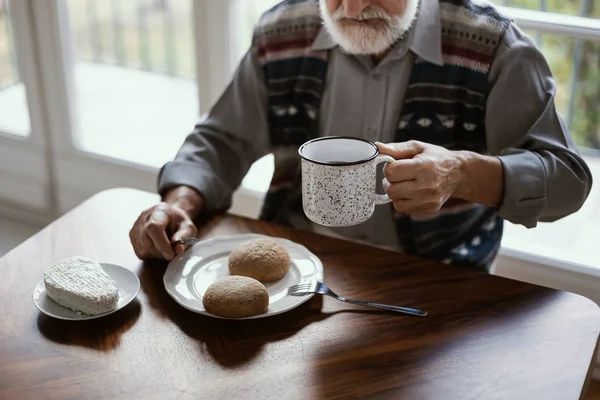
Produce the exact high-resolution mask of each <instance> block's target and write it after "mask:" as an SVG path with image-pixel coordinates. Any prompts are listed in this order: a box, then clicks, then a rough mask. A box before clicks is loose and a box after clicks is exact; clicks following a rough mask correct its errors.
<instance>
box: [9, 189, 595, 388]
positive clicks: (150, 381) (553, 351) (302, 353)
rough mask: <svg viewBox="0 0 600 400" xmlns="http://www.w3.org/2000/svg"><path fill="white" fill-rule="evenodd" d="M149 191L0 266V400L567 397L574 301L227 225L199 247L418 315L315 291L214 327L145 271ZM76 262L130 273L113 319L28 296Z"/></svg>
mask: <svg viewBox="0 0 600 400" xmlns="http://www.w3.org/2000/svg"><path fill="white" fill-rule="evenodd" d="M156 201H157V196H155V195H152V194H149V193H144V192H139V191H135V190H129V189H114V190H110V191H107V192H103V193H101V194H98V195H96V196H94V197H93V198H91V199H90V200H88V201H87V202H85V203H84V204H82V205H81V206H79V207H77V208H76V209H74V210H73V211H71V212H69V213H68V214H66V215H64V216H63V217H61V218H60V219H58V220H57V221H55V222H54V223H52V224H51V225H49V226H48V227H47V228H45V229H44V230H42V231H41V232H39V233H38V234H37V235H35V236H34V237H32V238H30V239H29V240H27V241H26V242H24V243H23V244H21V245H20V246H19V247H17V248H16V249H15V250H13V251H12V252H10V253H8V254H7V255H6V256H4V257H3V258H2V259H0V399H19V400H22V399H30V398H31V399H36V400H37V399H44V400H47V399H61V400H64V399H84V398H90V399H161V400H162V399H196V398H210V399H237V398H242V399H309V398H319V399H321V398H323V399H336V398H361V399H362V398H377V399H387V398H391V399H418V400H423V399H444V400H460V399H544V400H550V399H559V400H569V399H578V398H580V396H582V392H584V391H585V388H586V384H587V382H588V381H589V376H590V374H589V371H590V366H591V364H592V360H593V358H594V354H595V348H596V343H597V341H598V335H599V332H600V312H599V311H598V308H597V306H596V305H595V304H594V303H592V302H591V301H590V300H587V299H585V298H582V297H580V296H577V295H574V294H570V293H565V292H560V291H556V290H551V289H546V288H542V287H538V286H534V285H530V284H526V283H521V282H517V281H512V280H509V279H503V278H500V277H496V276H490V275H486V274H483V273H480V272H477V271H472V270H470V269H466V268H460V267H453V266H447V265H443V264H438V263H435V262H431V261H425V260H421V259H417V258H412V257H407V256H404V255H402V254H399V253H394V252H390V251H384V250H380V249H376V248H373V247H368V246H364V245H358V244H354V243H349V242H346V241H342V240H337V239H332V238H327V237H323V236H318V235H314V234H311V233H307V232H302V231H298V230H293V229H288V228H284V227H280V226H276V225H271V224H267V223H264V222H259V221H252V220H248V219H243V218H238V217H234V216H226V215H225V216H218V217H215V218H212V219H211V220H210V221H209V222H208V223H207V224H206V225H204V226H203V228H202V230H201V235H202V236H204V237H214V236H219V235H227V234H234V233H241V232H257V233H262V234H267V235H272V236H279V237H284V238H287V239H291V240H293V241H296V242H298V243H301V244H303V245H305V246H306V247H307V248H308V249H309V250H311V251H312V252H314V253H315V254H316V255H317V256H319V258H320V259H321V260H322V261H323V264H324V268H325V282H326V283H328V284H329V285H330V286H331V288H332V289H333V290H336V291H338V292H339V293H341V294H344V295H347V296H348V297H353V298H357V299H367V300H372V301H378V302H382V303H392V304H398V305H407V306H413V307H418V308H423V309H425V310H427V311H428V312H429V316H427V317H425V318H418V317H411V316H404V315H399V314H392V313H386V312H380V311H377V310H365V309H362V308H359V307H356V306H352V305H348V304H344V303H341V302H338V301H336V300H334V299H331V298H323V297H321V296H315V297H314V298H313V299H311V300H310V301H308V302H307V303H305V304H303V305H301V306H300V307H298V308H296V309H294V310H292V311H290V312H287V313H284V314H281V315H278V316H273V317H269V318H266V319H257V320H248V321H229V320H218V319H213V318H210V317H206V316H202V315H199V314H195V313H192V312H190V311H187V310H185V309H184V308H182V307H180V306H178V305H177V303H176V302H175V301H174V300H172V299H171V297H170V296H169V295H168V294H167V292H166V291H165V289H164V286H163V281H162V276H163V274H164V272H165V269H166V267H167V263H166V262H150V263H145V264H144V263H142V262H140V261H139V260H138V259H137V258H136V257H135V255H134V253H133V250H132V248H131V245H130V243H129V239H128V232H129V229H130V227H131V225H132V223H133V221H134V220H135V218H136V217H137V216H138V215H139V213H140V212H141V211H142V210H143V209H145V208H147V207H149V206H151V205H152V204H154V203H155V202H156ZM73 255H84V256H88V257H91V258H94V259H96V260H98V261H101V262H108V263H114V264H119V265H122V266H124V267H127V268H129V269H131V270H132V271H135V272H136V273H137V274H138V276H139V277H140V281H141V284H142V288H141V290H140V293H139V295H138V296H137V298H136V300H135V301H134V302H133V303H131V304H130V305H129V306H127V307H126V308H124V309H123V310H121V311H119V312H117V313H115V314H113V315H110V316H107V317H104V318H100V319H97V320H91V321H84V322H69V321H60V320H55V319H52V318H50V317H47V316H45V315H43V314H41V313H40V312H39V311H38V310H37V309H36V308H35V306H34V304H33V301H32V293H33V289H34V287H35V286H36V284H37V283H38V282H39V281H40V280H41V279H42V276H43V274H42V273H43V270H44V269H45V268H46V267H47V266H48V265H49V264H50V263H52V262H54V261H57V260H60V259H62V258H66V257H69V256H73Z"/></svg>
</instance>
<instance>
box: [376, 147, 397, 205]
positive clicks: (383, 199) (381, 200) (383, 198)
mask: <svg viewBox="0 0 600 400" xmlns="http://www.w3.org/2000/svg"><path fill="white" fill-rule="evenodd" d="M394 161H396V159H395V158H394V157H392V156H388V155H387V154H380V155H378V156H377V158H376V159H375V173H376V174H377V166H378V165H379V164H381V163H391V162H394ZM391 202H392V199H390V198H389V197H388V195H387V194H385V193H384V194H379V193H375V204H377V205H380V204H387V203H391Z"/></svg>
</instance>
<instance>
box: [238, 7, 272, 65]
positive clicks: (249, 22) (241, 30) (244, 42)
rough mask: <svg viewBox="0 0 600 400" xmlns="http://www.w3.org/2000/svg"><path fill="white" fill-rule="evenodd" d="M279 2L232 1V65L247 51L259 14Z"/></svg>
mask: <svg viewBox="0 0 600 400" xmlns="http://www.w3.org/2000/svg"><path fill="white" fill-rule="evenodd" d="M280 2H281V0H251V1H250V0H232V2H231V4H232V21H231V29H232V34H231V36H230V37H231V38H232V41H233V43H231V46H232V50H233V51H234V53H235V54H233V60H234V65H237V61H239V60H240V59H241V57H242V56H243V55H244V53H246V51H248V48H249V47H250V43H251V41H252V31H253V29H254V26H255V25H256V22H257V21H258V19H259V18H260V16H261V14H262V13H263V12H265V11H266V10H268V9H269V8H271V7H273V6H274V5H275V4H277V3H280Z"/></svg>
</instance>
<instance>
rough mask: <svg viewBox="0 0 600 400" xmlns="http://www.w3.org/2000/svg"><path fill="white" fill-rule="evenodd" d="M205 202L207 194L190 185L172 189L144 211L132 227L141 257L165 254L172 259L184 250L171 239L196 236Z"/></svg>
mask: <svg viewBox="0 0 600 400" xmlns="http://www.w3.org/2000/svg"><path fill="white" fill-rule="evenodd" d="M203 205H204V198H203V197H202V196H201V195H200V194H199V193H198V192H196V191H194V190H193V189H191V188H188V187H178V188H175V189H173V190H171V191H169V192H168V193H167V194H166V195H165V198H164V201H163V202H161V203H159V204H157V205H155V206H153V207H151V208H149V209H147V210H146V211H144V212H142V213H141V214H140V216H139V217H138V219H137V220H136V221H135V223H134V224H133V228H131V231H129V239H130V240H131V244H132V245H133V250H134V251H135V254H136V256H138V258H139V259H140V260H148V259H156V258H163V259H165V260H171V259H173V257H174V256H175V254H181V253H182V252H183V251H184V250H185V249H184V247H183V245H177V246H175V248H173V246H172V245H171V242H173V241H176V240H179V239H183V238H187V237H196V234H197V233H198V229H197V228H196V226H195V225H194V222H193V220H192V219H193V218H195V217H196V216H197V215H198V214H199V213H200V211H201V210H202V207H203Z"/></svg>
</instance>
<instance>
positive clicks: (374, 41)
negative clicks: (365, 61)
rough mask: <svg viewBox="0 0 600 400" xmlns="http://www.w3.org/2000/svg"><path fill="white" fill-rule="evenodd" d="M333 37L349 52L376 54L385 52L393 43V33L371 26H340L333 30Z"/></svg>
mask: <svg viewBox="0 0 600 400" xmlns="http://www.w3.org/2000/svg"><path fill="white" fill-rule="evenodd" d="M332 36H333V39H334V40H335V41H336V42H337V43H338V44H339V45H340V47H341V48H343V49H344V50H345V51H346V52H347V53H349V54H356V55H359V54H360V55H376V54H381V53H384V52H385V51H387V50H389V48H390V47H391V46H392V45H393V43H394V40H392V38H391V35H390V34H389V33H387V32H382V31H381V29H378V28H373V27H370V26H366V25H365V26H360V27H352V28H350V27H349V26H345V27H340V28H338V29H337V32H335V33H333V32H332Z"/></svg>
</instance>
